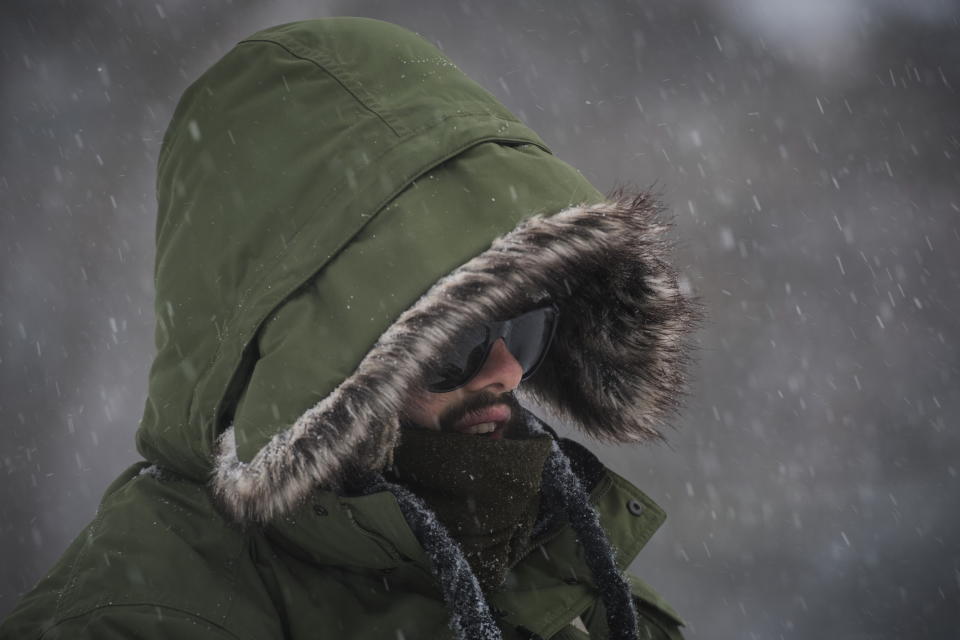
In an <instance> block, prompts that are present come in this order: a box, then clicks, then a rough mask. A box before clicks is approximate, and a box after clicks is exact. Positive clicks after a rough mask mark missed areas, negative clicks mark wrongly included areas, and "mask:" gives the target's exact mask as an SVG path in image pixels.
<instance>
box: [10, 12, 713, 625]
mask: <svg viewBox="0 0 960 640" xmlns="http://www.w3.org/2000/svg"><path fill="white" fill-rule="evenodd" d="M157 196H158V204H159V210H158V218H157V227H156V234H157V253H156V305H155V311H156V323H157V324H156V348H157V354H156V357H155V360H154V363H153V366H152V368H151V371H150V380H149V395H148V399H147V403H146V408H145V411H144V415H143V419H142V420H141V423H140V428H139V431H138V433H137V445H138V450H139V451H140V453H141V455H142V456H143V457H144V459H145V461H144V462H140V463H137V464H135V465H133V466H132V467H131V468H129V469H128V470H127V471H126V472H124V473H123V474H122V475H121V476H120V477H119V478H118V479H117V480H116V481H114V482H113V483H112V484H111V486H110V487H109V488H108V489H107V491H106V494H105V495H104V498H103V501H102V503H101V505H100V507H99V509H98V512H97V515H96V517H95V519H94V520H93V522H92V523H91V524H90V525H89V526H88V527H87V528H86V529H84V531H83V532H81V534H80V535H79V536H78V537H77V539H76V540H75V541H74V542H73V544H72V545H71V546H70V547H69V549H68V550H67V551H66V553H65V554H64V556H63V557H62V559H61V560H60V561H59V563H58V564H57V565H56V566H54V568H53V569H52V570H51V572H50V573H49V574H48V575H47V576H46V577H45V578H44V579H43V580H42V581H41V582H40V583H39V584H38V585H37V587H36V588H35V589H34V590H33V591H31V592H30V593H28V594H27V595H26V596H25V597H24V599H23V600H22V602H21V603H20V605H19V606H18V607H17V609H16V610H15V611H14V612H13V613H12V614H11V615H10V616H9V617H8V619H7V620H6V621H5V622H4V624H3V625H2V627H0V638H3V640H13V639H18V640H19V639H27V638H30V639H34V638H45V639H48V640H49V639H52V638H129V637H138V638H178V639H184V640H191V639H197V640H199V639H211V640H212V639H215V638H216V639H219V638H223V639H226V638H232V639H251V640H253V639H265V638H289V639H301V638H303V639H306V638H318V637H320V638H327V637H329V638H338V639H347V640H349V639H360V638H363V639H368V638H369V639H380V638H382V639H383V640H397V639H398V638H405V639H406V640H414V639H420V638H424V639H427V638H429V639H435V638H450V637H454V636H455V635H456V634H457V630H456V628H455V626H451V611H450V607H449V603H448V602H445V601H444V595H443V593H442V590H441V588H440V584H439V582H438V572H437V567H436V566H435V565H436V558H433V557H431V555H430V554H429V553H428V552H427V551H426V550H425V548H424V546H423V544H422V540H421V539H420V538H418V535H417V533H416V532H415V528H416V527H415V526H412V525H411V521H410V514H409V513H406V514H405V509H404V508H403V504H401V502H402V501H400V500H398V497H397V495H395V493H392V492H390V491H387V490H379V491H373V492H371V493H368V494H366V495H347V494H344V493H343V492H342V491H338V490H337V488H338V487H340V486H341V485H342V481H343V480H344V478H347V477H351V475H352V474H357V473H368V472H369V473H376V472H377V471H380V470H382V469H383V468H384V467H385V465H387V464H388V462H389V459H390V454H391V451H392V450H393V448H394V446H395V445H396V443H397V440H398V437H399V434H400V429H399V423H398V418H397V416H398V413H399V409H400V407H401V406H402V405H403V403H404V399H405V398H407V397H408V396H409V394H410V393H412V392H413V391H414V390H416V389H418V384H419V383H418V381H419V380H420V379H421V378H422V376H423V374H424V372H426V371H427V370H428V369H429V367H430V366H431V364H432V363H435V362H436V358H437V356H438V355H439V354H440V353H442V351H443V348H444V345H445V343H446V342H447V341H449V339H450V338H451V337H452V336H453V335H454V334H455V333H456V331H457V330H458V328H459V327H463V326H466V325H467V324H469V323H470V322H476V321H483V320H487V319H489V318H492V317H505V316H506V315H508V314H509V313H510V311H511V310H513V309H517V308H520V307H522V306H523V305H529V304H532V303H536V302H538V301H543V300H551V301H554V302H555V303H556V304H557V305H558V306H559V308H560V313H561V316H560V317H561V321H560V324H559V326H558V328H557V332H556V337H555V342H554V344H553V346H552V348H551V350H550V352H549V353H548V356H547V360H546V361H545V362H544V364H543V365H542V366H541V369H540V371H538V373H537V375H536V376H534V377H532V378H531V379H530V380H528V381H526V382H524V384H523V385H521V387H520V388H519V389H518V390H517V395H518V396H519V397H520V398H521V399H526V400H529V401H532V402H536V403H538V404H540V405H541V406H543V407H544V408H546V409H547V410H548V411H550V412H551V413H552V414H554V415H556V416H558V417H560V418H563V419H565V420H567V421H568V422H569V423H571V424H574V425H576V426H577V427H579V428H580V429H581V430H582V431H583V432H584V433H586V434H588V435H591V436H595V437H597V438H599V439H603V440H607V441H619V442H642V441H647V440H651V439H656V438H659V437H660V428H661V427H662V425H663V423H664V420H665V419H667V418H668V417H669V416H670V415H671V413H672V412H673V411H674V410H675V409H676V407H677V404H678V398H680V397H681V396H682V394H683V388H684V370H685V364H686V360H687V351H688V350H687V345H688V341H687V336H688V334H689V331H690V329H691V327H692V326H693V324H694V322H695V320H696V309H695V306H694V304H693V303H692V302H691V301H690V300H688V299H687V298H686V297H685V296H684V295H683V294H682V293H681V291H680V289H679V288H678V285H677V276H676V273H675V272H674V271H673V270H672V269H671V268H670V266H669V265H668V263H667V262H666V257H667V243H666V241H665V240H664V238H663V236H664V231H665V227H666V225H665V223H664V222H663V220H662V215H661V212H660V211H659V207H658V206H657V204H656V203H655V201H654V200H652V199H651V198H650V197H649V196H648V195H646V194H637V195H633V196H629V197H623V196H620V197H614V198H612V199H609V200H608V199H605V198H604V197H603V196H602V195H601V194H600V193H598V192H597V190H596V189H595V188H594V187H593V186H591V185H590V184H589V182H587V180H585V179H584V178H583V176H582V175H581V174H580V173H579V172H578V171H576V170H575V169H573V168H572V167H571V166H569V165H567V164H566V163H564V162H562V161H561V160H559V159H557V158H556V157H555V156H553V155H552V154H551V153H550V151H549V149H548V148H547V146H546V145H545V144H544V142H543V141H542V140H541V139H540V138H539V137H538V136H537V135H536V134H535V133H534V132H533V131H531V130H530V129H528V128H527V127H526V126H525V125H524V124H523V123H521V122H520V121H519V120H518V119H517V118H516V117H515V116H513V115H512V114H511V113H510V112H509V111H507V110H506V109H505V108H504V107H503V106H502V105H501V104H499V103H498V102H497V101H496V100H495V99H494V98H493V97H492V96H491V95H490V94H489V93H488V92H486V91H485V90H484V89H482V88H481V87H479V86H478V85H477V84H475V83H474V82H473V81H471V80H470V79H469V78H467V77H466V76H465V75H464V74H463V73H462V72H461V71H460V70H459V69H458V68H457V67H456V66H455V65H454V64H453V63H452V62H451V61H450V60H449V59H447V58H446V57H445V56H444V55H443V54H441V53H440V52H439V51H438V50H437V49H435V48H434V47H433V46H432V45H430V44H429V43H427V42H425V41H424V40H422V39H421V38H419V37H417V36H416V35H414V34H412V33H410V32H408V31H406V30H404V29H401V28H400V27H397V26H394V25H390V24H387V23H383V22H379V21H375V20H367V19H356V18H331V19H322V20H313V21H307V22H300V23H292V24H287V25H281V26H278V27H274V28H270V29H266V30H264V31H261V32H259V33H257V34H254V35H252V36H250V37H249V38H247V39H245V40H243V41H242V42H240V43H239V44H238V45H237V46H236V47H234V49H233V50H231V51H230V52H229V53H228V54H227V55H226V56H225V57H224V58H222V59H221V60H220V61H219V62H217V63H216V64H215V65H214V66H213V67H212V68H211V69H209V70H208V71H207V72H206V73H205V74H203V75H202V76H201V77H200V78H199V79H198V80H197V81H196V82H195V83H193V84H192V85H191V86H190V87H189V88H188V90H187V91H186V92H185V94H184V96H183V98H182V99H181V101H180V103H179V105H178V107H177V109H176V112H175V114H174V117H173V120H172V122H171V125H170V127H169V129H168V131H167V134H166V136H165V138H164V141H163V146H162V150H161V154H160V159H159V170H158V181H157ZM558 445H559V449H561V450H562V451H563V452H564V453H565V454H566V455H565V456H564V457H563V460H568V461H569V466H570V469H572V473H573V474H574V475H576V476H577V478H578V480H579V482H580V483H581V484H582V486H583V489H584V490H585V491H586V492H587V493H588V494H589V500H590V503H591V504H592V506H593V508H592V509H591V513H595V514H598V516H599V524H600V525H601V526H602V529H603V531H604V532H605V536H606V538H605V542H604V544H606V543H607V542H608V543H609V546H610V548H612V549H613V552H614V553H615V562H616V565H617V567H618V571H619V570H622V569H624V568H625V567H626V566H627V565H628V564H629V563H630V562H631V561H632V560H633V559H634V558H635V556H636V555H637V553H638V552H639V551H640V549H641V548H642V547H643V546H644V544H645V543H646V541H647V540H648V539H649V538H650V536H651V535H652V534H653V532H654V531H655V530H656V528H657V527H658V526H659V525H660V523H661V522H662V520H663V518H664V514H663V512H662V511H661V509H660V508H659V507H658V506H657V505H656V504H654V503H653V501H651V500H650V499H649V498H648V497H647V496H646V495H644V494H643V493H642V492H641V491H639V490H638V489H637V488H635V487H633V486H632V485H630V484H629V483H628V482H627V481H625V480H624V479H623V478H621V477H619V476H617V475H616V474H614V473H613V472H611V471H609V470H607V469H606V468H604V467H603V465H601V464H600V463H599V462H598V461H597V460H596V458H594V457H593V456H592V455H591V454H590V453H589V452H587V451H586V449H584V448H583V447H581V446H580V445H578V444H576V443H573V442H572V441H568V440H561V441H558ZM564 464H566V463H564ZM594 510H595V511H594ZM581 538H582V536H578V535H577V533H576V532H575V530H574V528H573V527H571V525H570V524H569V523H562V524H561V525H560V526H557V527H553V528H551V529H549V530H548V531H546V532H545V533H544V534H543V535H541V536H540V537H539V538H537V539H535V540H534V543H533V544H532V545H531V547H530V553H528V554H527V555H525V556H524V558H523V560H521V561H520V562H519V564H517V565H516V566H515V567H514V568H513V569H512V570H511V572H510V574H509V576H508V579H507V582H506V585H505V586H504V588H503V589H500V590H498V591H496V592H495V593H491V594H488V595H487V596H486V597H485V600H486V601H485V602H483V603H481V606H482V607H484V610H485V611H489V613H490V615H491V616H493V618H494V619H495V620H496V627H497V628H496V630H495V633H497V634H500V635H502V637H503V638H557V639H562V638H578V637H584V632H583V631H579V630H577V629H576V628H575V627H573V626H572V623H573V621H574V620H575V619H576V618H578V617H579V618H580V619H581V620H582V621H583V622H584V624H585V625H586V626H587V628H588V631H589V633H590V637H593V638H606V637H610V635H611V633H612V632H611V630H610V629H608V628H607V623H606V620H607V616H606V615H605V613H604V604H603V602H604V601H603V599H602V597H601V592H602V590H603V585H602V584H598V580H597V576H596V575H595V571H592V570H591V568H590V566H588V565H589V562H588V560H589V558H587V557H586V556H589V553H587V554H585V553H584V544H583V541H582V539H581ZM629 581H630V586H631V588H632V591H633V598H634V600H633V603H634V605H635V606H636V612H637V615H638V616H639V622H638V624H639V632H640V635H639V637H644V638H646V637H655V638H678V637H680V636H679V631H678V627H679V625H680V624H681V622H680V620H679V619H678V618H677V616H676V614H675V613H673V611H672V610H671V609H670V608H669V606H667V605H666V604H665V603H663V602H662V600H660V598H659V597H658V596H657V595H656V594H655V593H654V592H653V591H651V590H650V588H649V587H647V586H646V585H645V584H644V583H643V582H642V581H640V580H638V579H635V578H633V577H630V578H629ZM452 613H453V615H454V616H456V615H457V612H452ZM631 633H632V631H631Z"/></svg>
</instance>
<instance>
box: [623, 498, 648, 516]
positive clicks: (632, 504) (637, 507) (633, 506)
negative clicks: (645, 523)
mask: <svg viewBox="0 0 960 640" xmlns="http://www.w3.org/2000/svg"><path fill="white" fill-rule="evenodd" d="M627 510H628V511H629V512H630V513H632V514H633V515H635V516H639V515H641V514H643V510H644V506H643V503H642V502H640V501H639V500H637V499H635V498H631V499H630V501H629V502H627Z"/></svg>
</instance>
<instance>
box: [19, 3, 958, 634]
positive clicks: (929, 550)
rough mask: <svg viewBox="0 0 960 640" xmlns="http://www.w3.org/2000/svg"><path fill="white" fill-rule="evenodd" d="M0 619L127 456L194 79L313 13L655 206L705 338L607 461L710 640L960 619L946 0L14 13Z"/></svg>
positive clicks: (105, 8)
mask: <svg viewBox="0 0 960 640" xmlns="http://www.w3.org/2000/svg"><path fill="white" fill-rule="evenodd" d="M2 11H3V13H4V16H3V19H2V21H0V30H2V35H3V38H2V40H0V53H2V56H0V62H2V65H3V73H2V82H3V100H2V103H0V110H2V123H3V124H2V129H0V141H2V147H0V153H2V159H3V163H2V168H0V385H2V386H0V425H2V431H0V477H2V478H3V483H2V484H0V549H2V551H0V615H3V614H5V613H6V612H8V611H9V610H10V608H12V606H13V604H14V602H15V601H16V598H17V597H18V595H19V594H20V593H22V592H23V591H24V590H26V589H28V588H29V587H30V586H31V585H32V584H33V583H34V582H35V581H36V580H37V579H38V578H39V577H40V576H41V575H42V574H43V573H44V572H45V571H46V570H47V569H48V568H49V567H50V565H51V564H52V563H53V562H54V561H55V560H56V558H57V557H58V556H59V555H60V553H62V551H63V550H64V549H65V547H66V545H67V544H68V543H69V541H70V540H71V539H72V538H73V536H75V535H76V534H77V532H79V530H80V529H81V528H82V527H83V526H84V525H85V524H86V522H87V521H88V520H89V519H90V518H91V517H92V515H93V511H94V509H95V506H96V502H97V500H98V498H99V496H100V494H101V492H102V491H103V490H104V488H105V487H106V485H107V484H108V483H109V481H110V480H111V479H112V478H113V477H114V476H115V475H116V474H117V473H118V472H119V471H120V470H121V469H122V468H124V467H126V466H127V465H128V464H129V463H131V462H133V461H134V460H135V459H136V454H135V452H134V449H133V432H134V430H135V429H136V425H137V422H138V420H139V418H140V415H141V411H142V408H143V403H144V400H145V393H146V380H147V371H148V369H149V366H150V362H151V358H152V353H153V326H154V322H153V317H152V301H153V284H152V268H153V233H154V221H155V200H154V193H153V178H154V171H155V168H156V157H157V152H158V148H159V143H160V138H161V136H162V134H163V130H164V128H165V127H166V124H167V122H168V120H169V117H170V115H171V112H172V110H173V107H174V105H175V102H176V100H177V99H178V98H179V96H180V93H181V92H182V91H183V89H184V88H185V87H186V86H187V84H188V83H189V82H190V81H191V80H192V79H194V78H195V77H196V76H197V75H198V74H199V73H200V72H202V71H203V70H204V69H205V68H206V67H207V66H208V65H209V64H211V63H212V62H213V61H214V60H216V59H217V58H218V57H219V56H221V55H223V53H225V52H226V51H227V50H228V49H229V47H230V46H231V45H232V43H234V42H236V41H237V40H238V39H240V38H241V37H243V36H244V35H247V34H248V33H251V32H253V31H256V30H258V29H260V28H263V27H265V26H269V25H271V24H277V23H281V22H287V21H291V20H297V19H303V18H312V17H320V16H325V15H365V16H370V17H377V18H381V19H386V20H390V21H393V22H397V23H399V24H402V25H404V26H407V27H409V28H412V29H413V30H415V31H417V32H418V33H420V34H421V35H423V36H425V37H426V38H427V39H429V40H431V41H433V42H435V43H437V44H438V45H439V46H440V47H441V48H442V49H443V50H444V51H445V52H446V53H447V54H448V55H449V56H450V57H451V58H452V59H453V60H454V61H455V62H456V63H457V64H458V65H459V66H460V67H461V68H463V69H464V70H465V71H466V72H467V73H468V74H470V75H471V76H473V77H474V78H475V79H476V80H478V81H479V82H480V83H481V84H483V85H484V86H486V87H487V88H488V89H490V90H491V91H492V92H493V93H494V94H496V95H497V96H498V97H499V98H500V99H501V100H503V102H504V103H505V104H506V105H507V106H508V107H510V108H511V109H512V110H513V111H514V112H515V113H517V114H518V115H519V116H521V117H522V118H523V119H524V120H526V121H527V122H528V123H529V124H530V125H531V126H532V127H533V128H534V129H535V130H537V131H538V132H539V133H540V134H541V135H542V137H543V138H544V139H545V140H546V141H547V142H548V144H550V145H551V146H552V148H553V149H554V151H555V152H556V153H557V155H559V156H560V157H562V158H564V159H565V160H567V161H568V162H570V163H571V164H573V165H574V166H576V167H578V168H579V169H581V170H582V171H583V172H584V174H585V175H587V176H588V177H589V178H590V179H591V180H593V181H594V183H595V184H596V185H597V186H598V187H599V188H601V189H604V190H607V189H610V188H611V187H613V186H615V185H618V184H631V183H632V184H637V185H650V184H654V183H655V184H656V187H657V188H658V189H659V191H660V192H661V193H662V195H663V198H664V199H665V200H666V201H667V202H668V203H669V204H670V205H671V207H672V210H673V212H674V214H675V216H676V222H677V228H676V237H677V239H678V240H679V242H680V247H679V249H678V251H677V261H678V263H679V266H680V267H681V269H682V271H683V272H684V274H685V277H686V279H687V281H688V283H689V286H690V287H691V288H692V289H693V290H694V291H695V292H697V293H698V294H699V295H701V296H702V298H703V301H704V303H705V304H706V306H707V309H708V312H709V314H710V320H709V322H708V324H707V325H706V327H705V328H704V329H703V330H702V331H701V332H700V334H699V340H700V364H699V366H698V367H697V369H696V371H695V377H696V380H695V383H694V389H693V394H692V396H691V398H690V401H689V403H688V406H687V408H686V410H685V412H684V413H683V415H682V416H681V418H680V419H679V420H678V421H677V424H676V427H677V428H676V430H675V431H674V432H673V433H671V435H670V444H669V446H657V447H643V448H629V449H628V448H619V449H618V448H611V447H600V446H597V445H595V444H593V445H591V446H592V447H593V448H594V450H596V451H597V452H598V453H599V454H600V455H601V457H602V458H603V459H604V460H605V461H606V462H607V463H608V464H609V465H610V466H611V467H613V468H614V470H616V471H618V472H619V473H621V474H622V475H625V476H626V477H628V478H629V479H630V480H632V481H634V482H635V483H637V484H638V485H639V486H640V487H641V488H643V489H644V490H645V491H646V492H647V493H649V494H650V495H651V496H652V497H654V499H656V500H657V501H658V502H660V504H661V505H663V506H664V507H665V508H666V510H667V512H668V514H669V518H668V521H667V523H666V524H665V525H664V527H663V529H661V531H660V532H659V533H658V534H657V536H656V537H655V538H654V539H653V541H652V542H651V543H650V545H649V546H648V547H647V548H646V549H645V550H644V552H643V553H642V554H641V556H640V559H639V560H638V562H637V563H636V565H635V566H634V567H633V569H634V570H635V571H636V572H637V573H638V574H640V575H641V576H642V577H643V578H644V579H645V580H647V581H648V582H650V583H651V584H652V585H653V586H654V587H655V588H656V589H658V590H659V591H660V592H661V593H662V594H663V595H664V596H665V597H666V598H667V599H668V600H669V601H670V602H671V603H672V604H673V605H674V606H675V608H676V609H677V610H678V611H679V612H680V613H681V615H682V616H684V617H685V618H686V619H687V621H688V623H689V626H688V629H687V635H688V636H689V637H691V638H745V639H754V638H764V639H765V638H771V639H779V638H784V639H799V638H803V639H807V638H809V639H814V638H824V637H825V638H841V639H847V638H849V639H857V640H861V639H871V640H873V639H877V640H879V639H884V640H887V639H890V640H892V639H894V638H905V637H910V638H953V637H956V636H955V634H956V629H957V628H960V613H958V612H960V606H958V605H960V515H958V514H960V509H958V508H957V506H958V503H960V478H958V473H960V435H958V420H957V418H956V415H957V414H958V411H960V391H958V374H960V372H958V364H960V360H958V348H957V339H958V337H960V336H958V334H960V331H958V327H960V321H958V320H957V318H958V312H960V309H958V307H960V260H958V258H957V254H958V251H960V164H958V162H960V115H958V114H960V99H958V92H960V5H958V3H956V2H946V1H935V0H933V1H929V2H916V3H908V2H906V1H904V0H901V1H895V0H873V1H868V0H849V1H847V2H834V1H831V0H806V1H805V2H802V3H801V2H795V1H793V0H728V1H725V2H720V0H715V1H708V0H701V1H690V2H670V1H667V0H657V1H653V0H647V1H645V2H636V1H634V2H625V1H624V2H620V1H612V0H611V1H608V2H590V3H584V2H572V1H569V0H563V1H560V0H556V1H553V2H547V1H545V0H544V1H543V2H511V3H490V2H448V1H441V0H434V1H432V2H416V3H407V2H404V3H399V2H388V1H386V0H384V1H381V2H366V1H358V2H350V3H346V2H342V3H339V2H306V1H305V0H301V1H299V2H297V1H293V0H279V1H274V2H269V3H266V2H261V3H256V2H249V1H240V0H235V1H234V2H226V1H225V0H217V1H211V2H207V3H204V4H202V5H201V4H200V3H196V2H188V1H187V0H177V1H165V2H157V3H140V2H137V3H134V2H129V1H126V2H124V1H121V0H111V1H110V2H99V1H98V2H94V1H93V0H89V1H82V2H69V3H67V2H63V3H57V2H26V1H23V2H19V3H18V2H9V3H4V8H3V9H2Z"/></svg>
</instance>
